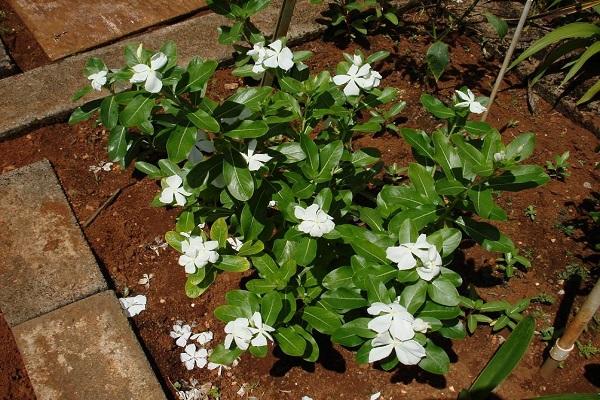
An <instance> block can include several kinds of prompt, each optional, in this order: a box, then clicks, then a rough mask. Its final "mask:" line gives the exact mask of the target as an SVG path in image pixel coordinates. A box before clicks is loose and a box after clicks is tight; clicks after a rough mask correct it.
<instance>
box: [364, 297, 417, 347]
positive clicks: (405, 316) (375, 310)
mask: <svg viewBox="0 0 600 400" xmlns="http://www.w3.org/2000/svg"><path fill="white" fill-rule="evenodd" d="M367 312H368V313H369V314H371V315H375V316H376V317H375V318H373V319H372V320H371V321H369V324H368V325H367V326H368V328H369V329H371V330H373V331H375V332H377V333H383V332H388V331H389V332H390V333H391V334H392V336H393V337H395V338H397V339H399V340H409V339H412V338H413V337H414V336H415V331H414V329H413V322H414V317H413V316H412V315H411V314H410V313H409V312H408V311H407V310H406V308H404V307H402V306H401V305H400V304H398V303H391V304H384V303H379V302H376V303H373V304H371V306H370V307H369V308H367Z"/></svg>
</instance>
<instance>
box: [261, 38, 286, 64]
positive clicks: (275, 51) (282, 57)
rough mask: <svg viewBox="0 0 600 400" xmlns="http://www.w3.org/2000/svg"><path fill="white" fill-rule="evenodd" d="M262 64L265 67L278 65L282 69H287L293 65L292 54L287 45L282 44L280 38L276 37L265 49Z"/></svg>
mask: <svg viewBox="0 0 600 400" xmlns="http://www.w3.org/2000/svg"><path fill="white" fill-rule="evenodd" d="M262 64H263V66H265V67H267V68H277V67H279V68H281V69H282V70H284V71H288V70H290V69H291V68H292V67H293V66H294V54H293V53H292V51H291V50H290V49H289V48H288V47H285V46H283V43H282V42H281V40H280V39H277V40H276V41H274V42H273V43H271V44H270V45H269V48H267V49H266V54H265V58H264V61H263V63H262Z"/></svg>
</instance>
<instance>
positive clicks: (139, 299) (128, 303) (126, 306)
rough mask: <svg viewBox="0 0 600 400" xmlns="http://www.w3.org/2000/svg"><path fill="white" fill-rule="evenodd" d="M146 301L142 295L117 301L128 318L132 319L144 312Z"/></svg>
mask: <svg viewBox="0 0 600 400" xmlns="http://www.w3.org/2000/svg"><path fill="white" fill-rule="evenodd" d="M146 301H147V299H146V296H144V295H143V294H139V295H137V296H132V297H122V298H120V299H119V302H120V303H121V307H123V310H125V312H126V313H127V316H128V317H134V316H136V315H138V314H139V313H141V312H142V311H144V310H145V309H146Z"/></svg>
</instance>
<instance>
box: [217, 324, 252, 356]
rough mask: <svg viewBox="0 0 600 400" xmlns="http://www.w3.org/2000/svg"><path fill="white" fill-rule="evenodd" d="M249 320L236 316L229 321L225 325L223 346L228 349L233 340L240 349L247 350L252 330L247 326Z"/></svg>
mask: <svg viewBox="0 0 600 400" xmlns="http://www.w3.org/2000/svg"><path fill="white" fill-rule="evenodd" d="M249 326H250V321H249V320H248V318H236V319H235V320H233V321H229V322H228V323H227V325H225V333H226V334H227V335H226V336H225V342H224V345H225V348H226V349H229V348H230V347H231V343H232V342H234V341H235V345H236V346H237V347H238V348H239V349H240V350H248V346H249V345H250V341H251V340H252V331H251V330H250V328H249Z"/></svg>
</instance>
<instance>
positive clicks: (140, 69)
mask: <svg viewBox="0 0 600 400" xmlns="http://www.w3.org/2000/svg"><path fill="white" fill-rule="evenodd" d="M167 61H168V60H167V56H166V55H164V53H156V54H155V55H153V56H152V58H151V59H150V65H146V64H136V65H134V66H133V68H132V69H133V76H132V77H131V79H130V80H129V81H130V82H131V83H142V82H145V84H144V89H146V90H147V91H148V92H150V93H158V92H160V90H161V89H162V86H163V84H162V82H161V80H160V77H161V75H160V72H158V70H159V69H161V68H162V67H164V66H165V65H166V64H167Z"/></svg>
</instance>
